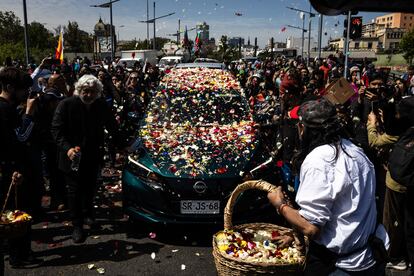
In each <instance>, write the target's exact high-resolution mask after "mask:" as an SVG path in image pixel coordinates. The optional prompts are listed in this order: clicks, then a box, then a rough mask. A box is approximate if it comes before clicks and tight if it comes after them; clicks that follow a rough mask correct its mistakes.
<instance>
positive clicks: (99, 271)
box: [96, 267, 105, 274]
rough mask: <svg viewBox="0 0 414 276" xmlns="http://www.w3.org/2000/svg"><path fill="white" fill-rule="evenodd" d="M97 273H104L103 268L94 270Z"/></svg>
mask: <svg viewBox="0 0 414 276" xmlns="http://www.w3.org/2000/svg"><path fill="white" fill-rule="evenodd" d="M96 271H97V272H98V273H99V274H105V268H103V267H100V268H98V269H97V270H96Z"/></svg>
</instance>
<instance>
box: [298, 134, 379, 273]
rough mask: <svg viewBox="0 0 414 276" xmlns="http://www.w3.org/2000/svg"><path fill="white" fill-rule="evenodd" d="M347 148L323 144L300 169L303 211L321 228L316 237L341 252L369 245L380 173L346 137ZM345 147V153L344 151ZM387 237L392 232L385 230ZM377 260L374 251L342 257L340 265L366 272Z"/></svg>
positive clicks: (300, 201)
mask: <svg viewBox="0 0 414 276" xmlns="http://www.w3.org/2000/svg"><path fill="white" fill-rule="evenodd" d="M341 142H342V148H343V149H339V152H338V155H337V158H336V159H335V154H336V152H337V150H336V149H335V147H334V146H332V145H323V146H319V147H317V148H315V149H314V150H313V151H312V152H310V153H309V154H308V155H307V156H306V158H305V160H304V162H303V164H302V166H301V169H300V186H299V190H298V193H297V196H296V202H297V203H298V205H299V206H300V208H301V209H300V210H299V213H300V214H301V215H302V216H303V217H304V218H305V219H306V220H308V221H309V222H310V223H312V224H314V225H316V226H319V228H320V234H319V236H318V237H317V238H316V239H315V241H316V242H317V243H319V244H321V245H324V246H326V247H327V248H328V249H330V250H331V251H333V252H335V253H338V254H346V253H348V252H351V251H352V250H354V249H356V248H360V247H363V246H364V245H365V244H366V243H367V241H368V237H369V235H370V234H372V233H373V232H374V230H375V225H376V215H377V211H376V205H375V171H374V166H373V164H372V163H371V161H370V160H369V159H368V158H367V157H366V155H365V154H364V153H363V151H362V149H361V148H359V147H357V146H355V145H354V144H352V143H351V142H350V141H349V140H345V139H342V141H341ZM344 150H345V152H346V153H345V152H344ZM381 232H383V233H381V235H378V236H384V233H385V236H386V232H385V230H382V229H381ZM374 264H375V261H374V259H373V257H372V253H371V249H370V248H369V247H365V249H363V250H360V251H358V252H356V253H355V254H353V255H351V256H349V257H346V258H340V259H339V260H338V261H337V263H336V266H337V267H339V268H343V269H345V270H350V271H352V270H364V269H367V268H369V267H371V266H372V265H374Z"/></svg>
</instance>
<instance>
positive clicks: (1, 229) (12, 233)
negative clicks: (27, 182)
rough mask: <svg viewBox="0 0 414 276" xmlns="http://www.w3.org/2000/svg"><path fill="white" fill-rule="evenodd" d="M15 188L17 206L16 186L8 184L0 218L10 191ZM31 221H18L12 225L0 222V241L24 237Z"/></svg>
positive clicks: (12, 183)
mask: <svg viewBox="0 0 414 276" xmlns="http://www.w3.org/2000/svg"><path fill="white" fill-rule="evenodd" d="M13 187H15V196H16V197H15V205H16V206H17V185H16V183H14V182H13V181H12V182H11V183H10V186H9V190H8V192H7V195H6V198H5V200H4V204H3V208H2V209H1V212H0V218H1V216H2V215H3V213H4V210H5V209H6V205H7V202H8V200H9V197H10V192H11V189H12V188H13ZM31 224H32V220H25V221H18V222H14V223H2V222H0V239H14V238H19V237H22V236H24V235H25V234H26V233H27V231H28V230H29V229H30V227H31Z"/></svg>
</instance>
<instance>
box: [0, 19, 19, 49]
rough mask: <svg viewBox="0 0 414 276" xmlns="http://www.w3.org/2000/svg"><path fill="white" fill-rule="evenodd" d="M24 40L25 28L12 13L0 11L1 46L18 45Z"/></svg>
mask: <svg viewBox="0 0 414 276" xmlns="http://www.w3.org/2000/svg"><path fill="white" fill-rule="evenodd" d="M23 39H24V28H23V26H22V25H21V22H20V19H19V18H18V17H17V16H16V15H15V14H14V12H12V11H5V12H2V11H0V45H3V44H7V43H18V42H20V41H22V40H23Z"/></svg>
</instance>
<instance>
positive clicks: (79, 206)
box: [51, 75, 119, 243]
mask: <svg viewBox="0 0 414 276" xmlns="http://www.w3.org/2000/svg"><path fill="white" fill-rule="evenodd" d="M101 94H102V83H101V82H100V81H99V80H98V79H97V78H96V77H95V76H93V75H84V76H82V77H81V78H80V79H79V81H78V82H77V83H76V84H75V92H74V95H73V96H72V97H69V98H66V99H64V100H63V101H61V102H60V103H59V105H58V107H57V108H56V112H55V115H54V118H53V121H52V128H51V130H52V134H53V136H54V139H55V140H56V143H57V145H58V147H59V157H58V166H59V169H60V170H62V171H63V173H64V175H65V181H66V185H67V192H68V205H69V209H70V212H71V219H72V225H73V233H72V239H73V241H74V242H75V243H82V242H84V240H85V235H84V231H83V224H84V223H86V224H88V225H92V224H93V223H94V220H93V212H92V211H93V198H94V193H95V188H96V180H97V175H98V169H99V167H100V164H101V162H102V160H103V144H104V129H107V131H108V132H109V133H110V135H111V136H112V138H115V139H116V138H117V137H118V136H117V125H116V121H115V118H114V116H113V114H112V113H111V110H110V108H109V107H108V105H107V104H106V102H105V99H104V98H102V96H101ZM118 145H119V144H118ZM75 163H78V164H75Z"/></svg>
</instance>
